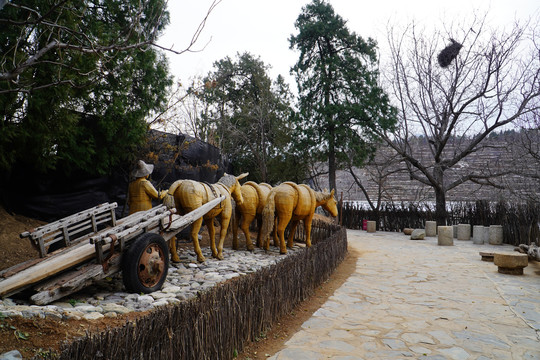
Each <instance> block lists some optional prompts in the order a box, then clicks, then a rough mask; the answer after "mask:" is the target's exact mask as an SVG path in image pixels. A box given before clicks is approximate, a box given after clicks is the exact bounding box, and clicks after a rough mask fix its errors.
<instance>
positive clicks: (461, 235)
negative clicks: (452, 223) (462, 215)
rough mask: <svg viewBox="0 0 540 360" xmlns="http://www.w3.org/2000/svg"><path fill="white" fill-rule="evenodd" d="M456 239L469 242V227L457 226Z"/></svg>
mask: <svg viewBox="0 0 540 360" xmlns="http://www.w3.org/2000/svg"><path fill="white" fill-rule="evenodd" d="M457 239H458V240H471V225H469V224H458V226H457Z"/></svg>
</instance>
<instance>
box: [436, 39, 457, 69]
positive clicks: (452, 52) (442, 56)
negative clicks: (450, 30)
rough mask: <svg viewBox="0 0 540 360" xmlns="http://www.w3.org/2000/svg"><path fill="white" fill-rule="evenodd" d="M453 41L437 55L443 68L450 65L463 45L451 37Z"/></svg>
mask: <svg viewBox="0 0 540 360" xmlns="http://www.w3.org/2000/svg"><path fill="white" fill-rule="evenodd" d="M450 41H451V42H452V43H451V44H450V45H448V46H447V47H445V48H444V49H442V51H441V52H440V53H439V55H438V56H437V61H438V62H439V65H440V66H441V67H443V68H445V67H447V66H448V65H450V63H451V62H452V60H454V59H455V58H456V57H457V56H458V54H459V51H460V50H461V48H462V47H463V45H461V44H460V43H458V42H457V41H455V40H454V39H450Z"/></svg>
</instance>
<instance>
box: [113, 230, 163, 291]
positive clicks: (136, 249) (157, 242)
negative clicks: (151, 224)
mask: <svg viewBox="0 0 540 360" xmlns="http://www.w3.org/2000/svg"><path fill="white" fill-rule="evenodd" d="M168 269H169V249H168V247H167V243H166V242H165V240H163V238H162V237H161V236H159V235H158V234H155V233H145V234H142V235H140V236H139V237H138V238H137V239H135V241H134V243H133V244H132V245H131V246H130V247H129V248H128V249H127V250H126V252H125V253H124V256H123V259H122V278H123V280H124V285H125V287H126V289H127V290H129V291H131V292H136V293H141V292H142V293H145V294H147V293H151V292H153V291H157V290H159V289H161V286H162V285H163V282H165V278H166V277H167V271H168Z"/></svg>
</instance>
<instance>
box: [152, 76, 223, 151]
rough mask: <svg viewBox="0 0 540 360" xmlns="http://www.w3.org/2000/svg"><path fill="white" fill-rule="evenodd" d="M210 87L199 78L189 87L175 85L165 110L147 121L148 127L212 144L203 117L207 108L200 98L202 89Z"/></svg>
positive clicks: (209, 131)
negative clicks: (186, 135)
mask: <svg viewBox="0 0 540 360" xmlns="http://www.w3.org/2000/svg"><path fill="white" fill-rule="evenodd" d="M211 86H212V84H210V83H203V81H202V78H200V77H196V78H194V79H192V80H191V85H190V86H189V87H185V86H183V84H181V83H177V84H176V85H175V87H174V89H173V91H172V92H171V96H170V97H169V101H168V103H167V106H166V108H165V110H163V111H162V112H160V113H159V114H157V115H155V116H154V118H153V119H152V120H151V121H149V125H150V126H152V127H153V128H156V129H159V130H164V131H166V132H170V133H183V134H188V135H191V136H193V137H194V138H196V139H200V140H202V141H205V142H210V143H212V142H213V136H212V135H213V128H212V127H211V124H209V122H208V121H207V120H205V116H204V115H205V114H207V113H208V111H209V108H208V104H207V103H206V102H205V101H204V99H203V98H202V96H201V93H202V92H203V91H204V89H205V88H208V87H211ZM213 145H216V144H213Z"/></svg>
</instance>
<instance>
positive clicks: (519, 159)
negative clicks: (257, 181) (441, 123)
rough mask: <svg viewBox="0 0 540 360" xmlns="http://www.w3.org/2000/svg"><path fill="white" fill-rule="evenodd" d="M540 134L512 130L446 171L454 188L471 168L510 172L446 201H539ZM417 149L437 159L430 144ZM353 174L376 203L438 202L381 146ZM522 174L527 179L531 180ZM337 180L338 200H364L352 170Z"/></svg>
mask: <svg viewBox="0 0 540 360" xmlns="http://www.w3.org/2000/svg"><path fill="white" fill-rule="evenodd" d="M538 134H539V131H538V130H536V131H532V132H529V133H528V134H526V135H527V136H528V137H525V138H524V135H525V134H523V133H520V132H513V131H511V132H507V133H499V134H493V135H492V136H490V137H489V138H487V139H485V140H484V143H483V146H482V148H481V149H479V150H478V151H476V152H474V153H472V154H470V155H469V156H467V157H466V158H464V159H463V160H462V161H460V162H459V163H458V164H457V165H456V166H455V167H454V168H453V169H449V170H447V171H446V172H445V175H446V178H445V181H446V182H447V183H451V182H453V181H455V180H456V179H458V178H459V177H461V176H465V175H467V174H469V173H470V171H471V169H472V170H473V171H475V172H482V173H483V174H489V173H491V174H493V173H505V175H503V176H499V177H495V178H492V179H490V180H489V182H490V183H491V184H490V185H480V184H476V183H473V182H471V181H468V182H466V183H464V184H462V185H460V186H458V187H456V188H454V189H453V190H450V191H449V192H448V193H447V201H475V200H493V201H498V200H518V201H526V200H527V199H535V200H536V201H538V199H539V197H540V157H539V156H540V155H539V153H538V148H539V145H538V144H540V138H539V136H538ZM468 141H469V140H468V139H467V138H459V139H454V141H452V142H451V145H450V146H449V147H448V149H447V151H449V152H452V151H454V150H456V149H459V148H460V147H462V146H465V145H466V144H467V142H468ZM527 142H528V145H527ZM524 144H525V145H526V146H524ZM529 146H530V147H532V148H533V152H534V151H535V152H536V158H534V156H532V155H531V154H528V150H529V149H528V147H529ZM412 148H413V152H414V154H415V156H416V157H417V158H422V159H426V160H425V161H429V160H428V159H431V158H432V156H431V154H430V151H431V150H430V146H429V143H428V142H427V141H426V140H425V139H422V138H419V139H417V141H416V142H415V143H414V144H413V145H412ZM533 155H534V154H533ZM443 156H444V154H443ZM354 170H355V174H356V176H357V177H358V178H359V179H360V180H361V182H362V184H363V186H364V187H365V188H366V190H367V192H368V194H369V196H370V197H371V199H372V200H376V199H377V196H378V192H379V191H381V195H382V200H383V201H394V202H402V201H403V202H418V201H435V195H434V192H433V190H432V189H431V188H430V187H428V186H425V185H423V184H421V183H420V182H418V181H416V180H412V179H411V177H410V174H409V172H408V171H407V170H406V167H405V164H404V163H403V162H400V161H399V159H398V158H397V155H396V154H395V153H394V152H393V150H391V149H390V148H389V147H384V146H382V147H380V148H379V150H378V151H377V154H376V156H375V159H374V161H373V162H372V164H370V165H367V166H366V167H364V168H361V169H358V168H356V169H354ZM521 174H526V176H525V175H521ZM535 177H536V178H535ZM336 179H337V180H336V181H337V187H338V196H341V193H343V199H344V200H365V196H364V194H363V193H362V191H361V190H360V188H359V187H358V186H357V185H356V184H355V182H354V179H353V177H352V176H351V174H350V173H349V172H348V171H339V172H338V173H337V174H336ZM317 183H318V184H319V185H320V186H322V187H326V186H328V185H327V184H328V179H327V177H326V176H321V177H319V178H318V179H317Z"/></svg>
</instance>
